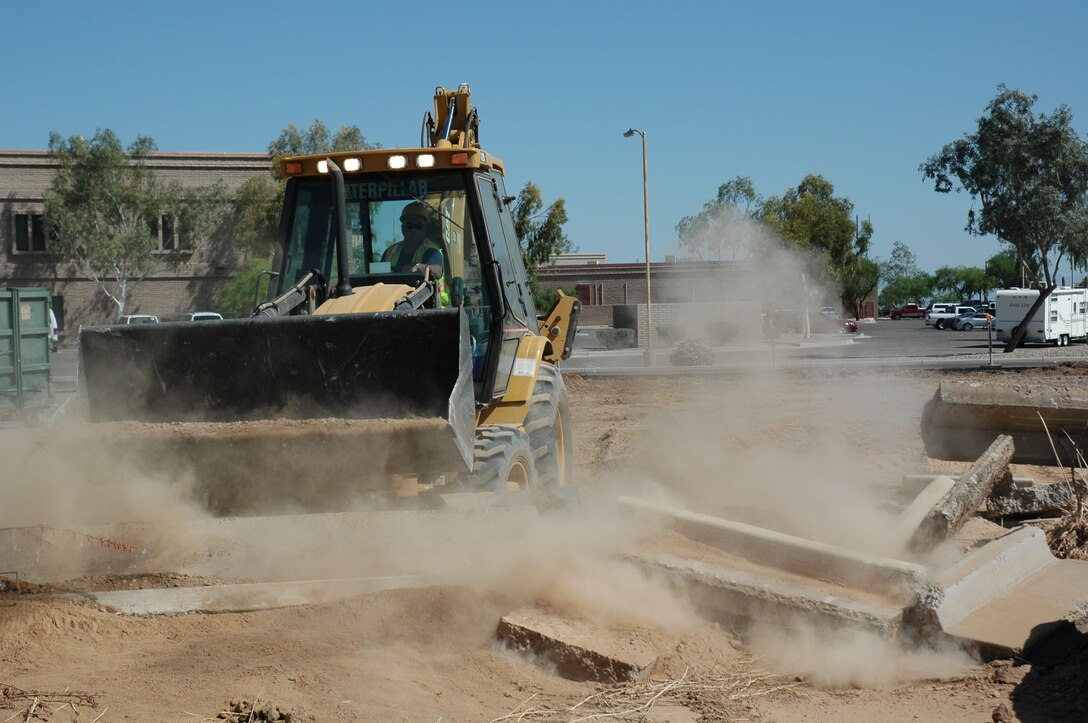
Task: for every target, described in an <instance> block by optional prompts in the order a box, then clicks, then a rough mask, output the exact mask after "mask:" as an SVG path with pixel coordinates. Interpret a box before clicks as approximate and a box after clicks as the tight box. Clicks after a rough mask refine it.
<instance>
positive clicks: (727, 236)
mask: <svg viewBox="0 0 1088 723" xmlns="http://www.w3.org/2000/svg"><path fill="white" fill-rule="evenodd" d="M763 204H764V200H763V198H762V197H761V196H760V195H759V194H758V193H756V189H755V186H754V185H753V184H752V179H751V178H748V177H746V176H737V177H736V178H734V179H733V180H732V181H726V182H725V183H723V184H722V185H721V186H719V187H718V195H717V196H715V197H714V198H713V199H711V200H710V201H707V202H706V203H705V204H703V210H701V211H700V212H699V213H698V214H696V215H694V216H685V217H684V218H682V219H681V220H680V223H678V224H676V232H677V235H678V236H679V239H680V245H681V246H682V247H683V248H685V249H687V250H688V251H689V252H691V254H692V255H693V256H695V258H697V259H699V260H700V261H722V260H724V259H728V260H731V261H742V260H744V259H747V258H749V257H750V256H751V255H752V251H753V246H754V239H753V235H754V234H755V233H756V224H755V221H757V220H758V218H759V217H760V216H761V215H762V211H763Z"/></svg>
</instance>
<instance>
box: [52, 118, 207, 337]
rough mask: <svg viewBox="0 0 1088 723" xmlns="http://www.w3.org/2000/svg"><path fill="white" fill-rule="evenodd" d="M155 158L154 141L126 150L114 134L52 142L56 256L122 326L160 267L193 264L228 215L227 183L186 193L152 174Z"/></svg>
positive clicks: (105, 132) (141, 141)
mask: <svg viewBox="0 0 1088 723" xmlns="http://www.w3.org/2000/svg"><path fill="white" fill-rule="evenodd" d="M155 150H157V149H156V146H155V142H154V141H153V140H152V139H151V138H150V137H148V136H139V137H138V138H137V139H136V140H135V141H133V142H132V144H131V145H129V147H128V149H125V148H123V147H122V146H121V142H120V141H119V140H118V138H117V136H116V135H115V134H114V133H113V131H111V130H109V129H106V130H99V131H98V132H96V133H95V136H94V138H92V139H91V140H89V141H88V140H86V139H85V138H83V137H82V136H72V137H71V138H68V139H64V138H62V137H61V136H60V135H59V134H57V133H52V134H50V137H49V153H50V157H51V158H52V160H53V161H54V162H55V163H56V165H57V173H56V175H55V176H54V178H53V182H52V185H51V186H50V189H49V190H48V191H47V192H46V194H45V217H46V223H47V224H48V226H49V228H50V229H51V231H52V237H51V238H50V240H49V248H50V250H51V251H53V252H54V253H56V254H58V255H59V256H60V257H61V258H63V259H64V260H65V261H67V262H70V263H72V264H74V265H75V266H76V267H77V268H78V269H79V270H80V272H81V273H82V274H84V276H86V277H87V278H88V279H91V280H92V281H94V282H96V283H97V284H98V286H99V288H101V289H102V291H103V293H105V295H106V296H107V297H108V298H109V299H110V300H111V301H112V302H113V304H114V306H115V308H116V316H117V318H118V319H120V317H121V316H122V315H123V314H124V311H125V304H126V303H127V302H128V300H129V299H130V298H131V296H132V293H133V291H134V290H135V288H136V286H137V285H138V284H139V282H140V281H141V280H142V279H143V278H144V277H145V276H147V275H148V274H150V273H152V272H153V271H154V270H155V268H156V267H157V265H158V264H159V262H160V261H162V262H168V263H174V264H177V263H180V262H182V261H184V260H185V259H187V258H189V257H190V255H191V254H192V252H193V251H194V250H195V248H196V246H197V244H198V243H199V242H201V241H202V240H203V239H204V237H205V236H206V235H207V234H208V233H209V232H210V231H211V229H213V228H214V227H215V226H216V225H218V223H219V222H220V221H221V220H222V219H223V217H224V216H225V215H226V213H227V211H228V208H227V192H226V190H225V187H224V185H223V184H222V183H218V184H215V185H212V186H204V187H184V188H183V187H182V186H181V185H180V184H177V183H163V182H161V181H160V180H159V179H158V178H157V177H156V175H155V173H154V171H153V170H152V169H151V168H149V167H148V159H149V155H150V154H151V153H153V152H154V151H155ZM160 234H161V235H162V236H163V239H162V243H161V244H160Z"/></svg>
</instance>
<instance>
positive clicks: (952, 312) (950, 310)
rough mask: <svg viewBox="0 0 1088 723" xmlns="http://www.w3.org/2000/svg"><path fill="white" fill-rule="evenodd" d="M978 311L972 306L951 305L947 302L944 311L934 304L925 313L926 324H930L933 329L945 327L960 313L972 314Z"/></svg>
mask: <svg viewBox="0 0 1088 723" xmlns="http://www.w3.org/2000/svg"><path fill="white" fill-rule="evenodd" d="M976 311H978V310H977V309H976V308H975V307H973V306H958V305H957V306H953V305H951V304H949V305H948V306H946V307H945V309H944V311H939V310H938V309H937V305H936V304H934V308H933V309H932V310H931V311H930V312H929V313H928V314H926V326H932V327H933V328H934V329H947V328H949V327H951V326H952V320H953V319H955V318H956V317H957V316H960V315H961V314H974V313H975V312H976Z"/></svg>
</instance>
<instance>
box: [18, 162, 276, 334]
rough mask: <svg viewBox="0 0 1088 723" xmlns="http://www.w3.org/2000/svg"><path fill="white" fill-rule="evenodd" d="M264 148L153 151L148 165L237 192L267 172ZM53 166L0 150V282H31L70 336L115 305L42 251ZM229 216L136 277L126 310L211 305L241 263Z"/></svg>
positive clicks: (168, 177)
mask: <svg viewBox="0 0 1088 723" xmlns="http://www.w3.org/2000/svg"><path fill="white" fill-rule="evenodd" d="M270 162H271V159H270V158H269V156H268V155H267V154H264V153H162V152H160V153H153V154H151V158H150V161H149V163H148V166H149V167H150V168H151V169H152V170H154V171H155V173H156V174H157V175H158V176H159V178H160V179H161V180H163V181H165V182H172V181H176V182H178V183H180V184H181V185H183V186H185V185H190V186H205V185H210V184H213V183H215V182H217V181H223V182H224V183H225V184H226V186H227V187H228V188H229V189H231V190H234V189H237V188H238V187H239V186H241V185H242V183H244V182H245V181H246V180H247V179H249V178H250V177H252V176H254V175H257V174H259V173H267V172H268V168H269V165H270ZM54 173H55V165H54V164H53V162H52V160H51V159H50V157H49V154H48V153H47V152H46V151H5V150H0V245H2V249H3V251H2V252H0V286H39V287H45V288H47V289H49V290H50V291H51V293H52V294H53V308H54V311H55V312H56V314H57V317H58V322H59V323H60V325H61V330H62V332H64V333H66V334H67V335H71V334H73V333H74V332H75V330H76V329H78V328H79V326H80V325H85V324H101V323H109V322H112V321H113V318H114V314H115V307H114V305H113V302H111V301H110V300H109V299H108V298H107V297H106V296H105V294H104V293H103V292H102V290H101V289H100V288H99V286H98V284H96V283H95V282H93V281H89V280H87V279H86V278H84V277H83V276H82V275H80V274H79V272H78V271H77V270H76V269H74V268H68V266H67V265H66V264H64V263H62V262H61V261H60V260H59V259H58V258H56V257H54V256H53V255H52V254H50V252H49V241H48V234H47V233H46V229H45V225H44V223H43V218H42V211H43V198H44V195H45V192H46V191H47V190H48V189H49V187H50V184H51V183H52V181H53V176H54ZM231 236H232V235H231V231H230V228H229V221H227V222H224V224H223V225H222V226H220V227H219V228H218V229H216V230H214V231H213V232H212V233H211V235H210V237H209V238H208V239H205V240H203V242H200V243H197V244H194V246H195V251H194V253H193V254H192V256H191V257H190V258H189V259H188V260H187V261H185V262H184V263H182V264H180V265H179V266H176V267H175V266H173V265H172V264H168V263H163V264H161V265H160V268H159V269H157V270H156V271H155V272H154V273H153V274H151V275H150V276H148V277H146V278H145V279H144V280H143V281H142V282H140V283H139V284H138V285H137V286H136V289H135V290H134V292H133V294H132V298H131V299H130V301H129V302H128V304H127V305H126V307H125V311H126V313H133V314H135V313H144V314H156V315H159V316H160V317H166V318H169V317H171V316H176V315H179V314H182V313H184V312H186V311H195V310H208V309H214V308H215V306H216V300H217V299H218V298H219V295H220V293H221V291H222V289H223V286H224V285H225V284H226V283H227V282H228V281H229V280H230V279H231V278H233V276H234V274H235V272H236V270H237V267H238V263H239V261H240V260H241V259H240V257H239V255H238V253H237V252H236V251H235V249H234V248H233V245H232V243H231V242H232V237H231Z"/></svg>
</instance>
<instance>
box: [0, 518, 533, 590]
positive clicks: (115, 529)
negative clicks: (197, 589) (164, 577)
mask: <svg viewBox="0 0 1088 723" xmlns="http://www.w3.org/2000/svg"><path fill="white" fill-rule="evenodd" d="M537 519H538V514H537V510H536V508H535V507H532V506H527V505H526V506H519V507H510V508H502V509H492V508H482V509H481V508H476V509H438V510H385V511H372V512H337V513H312V514H296V515H279V516H266V517H219V518H180V517H179V518H173V519H170V520H164V521H160V522H156V523H144V522H129V523H119V524H113V525H97V526H89V527H81V528H73V529H64V528H60V527H50V526H44V525H38V526H33V527H20V528H6V529H0V570H13V571H17V572H18V573H19V576H20V579H22V580H26V581H28V582H38V583H45V582H57V581H61V580H68V579H71V578H74V577H83V576H97V575H105V574H113V575H139V574H154V573H163V572H175V573H181V574H185V575H195V576H213V577H219V578H230V579H233V580H236V581H245V582H252V581H276V580H299V579H315V578H345V577H370V576H382V575H409V574H424V573H429V572H433V571H435V570H442V569H454V568H456V567H457V566H458V565H465V564H468V562H467V561H465V560H464V559H463V556H458V555H457V552H456V551H457V550H459V549H463V547H464V545H463V544H461V543H463V542H464V541H466V540H468V541H471V540H481V541H486V540H489V539H502V538H504V537H507V536H513V535H518V534H522V533H523V532H524V530H525V528H526V527H527V526H531V525H532V524H533V523H534V522H535V521H536V520H537ZM413 531H419V532H424V531H425V532H426V534H415V533H414V532H413Z"/></svg>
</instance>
